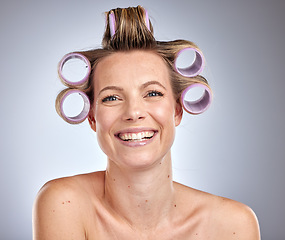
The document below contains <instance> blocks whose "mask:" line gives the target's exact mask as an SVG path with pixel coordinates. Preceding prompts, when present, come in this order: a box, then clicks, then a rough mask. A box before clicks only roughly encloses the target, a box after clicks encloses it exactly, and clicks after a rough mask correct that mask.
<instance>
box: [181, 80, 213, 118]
mask: <svg viewBox="0 0 285 240" xmlns="http://www.w3.org/2000/svg"><path fill="white" fill-rule="evenodd" d="M194 88H202V89H203V90H204V92H203V95H202V96H201V97H200V98H198V99H197V100H186V94H187V93H189V92H190V91H191V90H192V89H194ZM189 94H191V93H189ZM180 99H181V104H182V106H183V108H184V110H185V111H186V112H188V113H191V114H200V113H203V112H205V111H206V110H207V109H208V108H209V106H210V104H211V102H212V91H211V90H210V88H209V87H207V86H206V85H205V84H201V83H193V84H191V85H190V86H189V87H187V88H186V89H185V90H184V91H183V92H182V94H181V98H180Z"/></svg>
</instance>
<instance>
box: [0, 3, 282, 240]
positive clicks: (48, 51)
mask: <svg viewBox="0 0 285 240" xmlns="http://www.w3.org/2000/svg"><path fill="white" fill-rule="evenodd" d="M0 4H1V6H0V19H1V25H0V26H1V38H0V41H1V44H0V53H1V64H0V70H1V71H0V73H1V94H0V106H1V118H0V122H1V125H0V126H1V135H0V136H1V138H0V141H1V142H0V148H1V153H0V169H1V174H0V191H1V198H0V201H1V204H0V213H1V214H0V239H1V240H2V239H3V240H20V239H21V240H28V239H31V238H32V227H31V226H32V225H31V218H32V205H33V201H34V199H35V197H36V194H37V192H38V190H39V189H40V188H41V186H42V185H43V184H44V183H45V182H47V181H49V180H51V179H54V178H58V177H64V176H69V175H74V174H80V173H85V172H91V171H97V170H103V169H104V168H105V165H106V159H105V156H104V155H103V154H102V152H101V150H100V149H99V147H98V146H97V143H96V135H95V134H94V133H92V131H91V130H90V128H89V126H88V123H87V121H86V122H84V123H83V124H81V125H77V126H73V125H69V124H67V123H65V122H64V121H63V120H62V119H61V118H60V117H59V116H58V115H57V113H56V111H55V108H54V102H55V98H56V96H57V94H58V93H59V91H61V90H62V89H63V88H64V86H63V85H62V84H61V83H60V81H59V79H58V77H57V63H58V61H59V60H60V59H61V57H62V56H63V55H64V54H66V53H68V52H71V51H75V50H84V49H89V48H92V47H99V46H100V43H101V38H102V35H103V31H104V27H105V19H104V14H103V13H104V12H105V11H107V10H109V9H111V8H115V7H127V6H136V5H138V4H140V5H142V6H144V7H145V8H147V9H148V11H149V15H150V16H151V20H152V22H153V25H154V30H155V37H156V38H157V40H174V39H179V38H182V39H187V40H191V41H194V42H195V43H197V44H198V46H199V47H200V48H201V49H202V51H203V53H204V55H205V57H206V60H207V66H206V68H205V70H204V73H203V75H205V76H206V77H207V78H208V80H209V82H210V84H211V86H212V88H213V91H214V101H213V104H212V106H211V108H210V109H209V110H208V111H207V112H205V113H204V114H202V115H199V116H192V115H188V114H184V116H183V121H182V123H181V125H180V126H179V127H178V128H177V136H176V140H175V143H174V146H173V150H172V155H173V168H174V180H176V181H178V182H181V183H183V184H185V185H188V186H191V187H194V188H198V189H200V190H203V191H207V192H210V193H213V194H217V195H222V196H225V197H228V198H232V199H235V200H238V201H241V202H243V203H245V204H247V205H249V206H250V207H251V208H252V209H253V210H254V211H255V213H256V214H257V216H258V218H259V222H260V227H261V233H262V239H263V240H282V239H285V233H284V227H285V208H284V203H285V187H284V185H285V174H284V172H285V163H284V160H285V144H284V141H285V137H284V136H285V128H284V123H285V109H284V104H285V100H284V94H283V92H284V89H285V81H284V73H285V72H284V69H285V65H284V60H285V58H284V56H285V46H284V43H285V39H284V37H285V14H284V11H285V1H282V0H279V1H277V0H267V1H257V0H244V1H233V0H231V1H222V0H218V1H212V0H204V1H203V0H201V1H191V0H187V1H186V0H185V1H170V0H157V1H153V0H141V1H136V0H135V1H127V0H120V1H97V0H88V1H70V0H69V1H67V0H63V1H55V0H49V1H30V0H26V1H20V0H18V1H15V0H9V1H8V0H7V1H3V0H2V1H1V3H0ZM189 201H191V200H189Z"/></svg>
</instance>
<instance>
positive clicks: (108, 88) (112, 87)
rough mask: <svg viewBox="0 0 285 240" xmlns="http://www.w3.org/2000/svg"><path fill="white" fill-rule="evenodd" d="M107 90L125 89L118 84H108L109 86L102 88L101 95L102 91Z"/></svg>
mask: <svg viewBox="0 0 285 240" xmlns="http://www.w3.org/2000/svg"><path fill="white" fill-rule="evenodd" d="M106 90H117V91H123V88H121V87H117V86H107V87H104V88H103V89H101V90H100V92H99V95H100V94H101V93H102V92H104V91H106Z"/></svg>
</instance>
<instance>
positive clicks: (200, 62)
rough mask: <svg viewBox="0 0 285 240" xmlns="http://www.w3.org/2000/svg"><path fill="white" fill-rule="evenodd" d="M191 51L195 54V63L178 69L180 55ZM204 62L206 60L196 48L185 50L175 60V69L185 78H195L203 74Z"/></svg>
mask: <svg viewBox="0 0 285 240" xmlns="http://www.w3.org/2000/svg"><path fill="white" fill-rule="evenodd" d="M189 50H190V51H194V52H195V60H194V62H193V63H192V64H191V65H190V66H188V67H186V68H179V67H177V59H178V58H179V57H180V55H181V54H182V53H183V52H185V51H189ZM204 62H205V60H204V57H203V54H202V53H201V52H200V51H198V50H197V49H195V48H184V49H182V50H180V51H179V52H178V53H177V55H176V58H175V62H174V67H175V70H176V71H177V72H178V73H179V74H181V75H182V76H184V77H195V76H197V75H198V74H199V73H200V72H202V70H203V68H204Z"/></svg>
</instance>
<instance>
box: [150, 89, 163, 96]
mask: <svg viewBox="0 0 285 240" xmlns="http://www.w3.org/2000/svg"><path fill="white" fill-rule="evenodd" d="M158 96H159V97H162V96H163V93H162V92H159V91H155V90H154V91H149V92H148V93H147V97H158Z"/></svg>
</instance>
